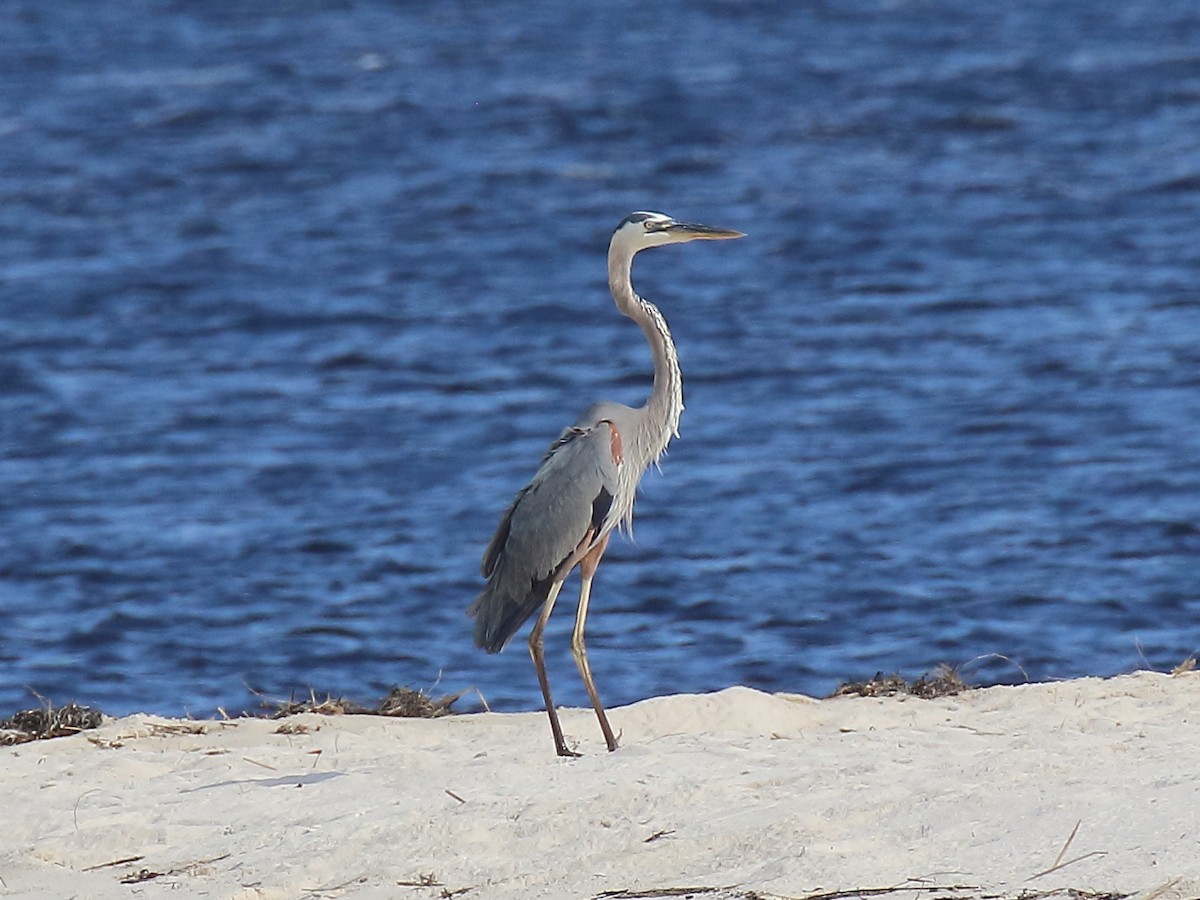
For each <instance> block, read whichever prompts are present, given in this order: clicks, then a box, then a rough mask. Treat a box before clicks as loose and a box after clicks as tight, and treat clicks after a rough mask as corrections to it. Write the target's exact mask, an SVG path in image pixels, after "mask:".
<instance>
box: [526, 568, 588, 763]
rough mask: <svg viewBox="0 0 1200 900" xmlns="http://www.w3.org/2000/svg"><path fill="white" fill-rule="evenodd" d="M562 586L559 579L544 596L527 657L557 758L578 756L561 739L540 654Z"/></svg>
mask: <svg viewBox="0 0 1200 900" xmlns="http://www.w3.org/2000/svg"><path fill="white" fill-rule="evenodd" d="M562 586H563V583H562V580H561V579H559V580H556V581H555V582H554V583H553V584H552V585H550V593H548V594H547V595H546V602H545V603H544V604H542V612H541V615H539V616H538V619H537V621H536V622H535V623H534V624H533V630H532V631H531V632H529V655H530V656H532V657H533V666H534V668H535V669H537V677H538V684H540V685H541V686H542V697H543V699H545V701H546V714H547V715H548V716H550V731H551V732H552V733H553V734H554V749H555V751H556V752H557V753H558V755H559V756H579V754H578V753H576V752H575V751H574V750H571V749H569V748H568V747H567V742H566V741H565V740H564V739H563V732H562V726H561V725H560V724H559V723H558V712H557V711H556V710H555V709H554V698H553V697H551V696H550V679H549V678H548V677H547V676H546V659H545V655H544V654H543V652H542V632H543V631H545V630H546V623H547V622H548V621H550V613H551V612H552V611H553V609H554V601H555V600H557V599H558V592H559V591H560V590H562Z"/></svg>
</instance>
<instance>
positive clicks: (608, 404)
mask: <svg viewBox="0 0 1200 900" xmlns="http://www.w3.org/2000/svg"><path fill="white" fill-rule="evenodd" d="M638 412H639V411H638V410H636V409H634V408H633V407H632V406H626V405H625V404H624V403H613V402H612V401H611V400H601V401H600V402H599V403H593V404H592V405H591V406H589V407H588V408H587V409H585V410H584V411H583V415H581V416H580V417H579V418H578V419H576V420H575V424H574V425H573V426H572V427H573V428H577V429H584V430H590V429H592V428H595V427H596V426H597V425H598V424H600V423H601V422H611V423H612V424H613V425H614V426H615V427H616V429H617V431H623V430H624V429H626V428H628V427H630V426H631V425H633V423H634V422H635V421H636V420H637V416H638Z"/></svg>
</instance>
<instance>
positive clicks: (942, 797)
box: [0, 673, 1200, 900]
mask: <svg viewBox="0 0 1200 900" xmlns="http://www.w3.org/2000/svg"><path fill="white" fill-rule="evenodd" d="M611 717H612V722H613V725H614V727H615V728H617V729H619V730H620V731H621V733H622V744H623V745H622V747H621V749H620V750H618V751H617V752H616V753H612V754H610V753H607V752H605V751H604V748H603V743H602V741H601V740H600V734H599V729H598V728H597V726H596V723H595V721H594V718H593V716H592V713H591V711H590V710H564V711H563V725H564V728H565V729H566V731H567V734H568V740H575V741H578V747H579V749H580V750H582V751H583V752H584V753H585V754H586V755H585V756H583V757H582V758H580V759H577V760H563V759H559V758H557V757H556V756H554V754H553V750H552V744H551V741H550V733H549V728H548V727H547V724H546V720H545V715H544V714H543V713H525V714H519V715H502V714H495V713H485V714H479V715H466V716H455V717H449V718H443V719H436V720H393V719H383V718H378V717H369V716H347V717H336V718H327V717H318V716H313V715H305V716H300V717H296V718H292V719H288V720H286V723H281V722H279V721H264V720H238V721H236V722H229V723H217V722H185V721H179V720H165V719H160V718H155V717H149V716H132V717H129V718H125V719H120V720H115V721H111V722H109V723H107V724H105V725H104V726H103V727H101V728H100V729H99V730H97V731H95V732H89V733H88V734H84V735H78V736H75V737H71V738H63V739H58V740H52V741H40V742H35V743H30V744H24V745H21V746H17V747H13V748H5V749H3V750H0V759H2V762H0V804H2V805H0V879H2V882H0V895H11V896H20V897H37V898H54V900H62V898H66V897H131V896H140V897H159V896H168V895H171V896H175V897H181V896H186V897H192V896H208V897H237V898H242V897H244V898H298V897H305V896H312V897H351V896H352V897H400V898H407V897H412V898H417V900H420V898H435V897H445V896H464V897H467V898H492V897H496V898H532V897H552V898H577V897H578V898H591V897H595V896H597V895H599V894H601V893H603V892H606V891H618V890H621V889H625V890H627V891H629V892H630V893H629V894H627V895H626V896H638V895H639V893H641V895H642V896H651V895H652V894H651V893H650V892H651V891H652V890H654V889H663V888H679V887H684V886H692V887H696V888H710V889H712V890H710V891H706V892H699V891H698V892H696V893H695V894H693V896H695V897H696V898H697V900H709V898H750V897H775V896H782V897H803V896H806V895H811V894H814V893H816V892H820V891H837V890H851V889H855V888H883V887H893V886H899V885H906V886H907V887H906V889H905V890H903V891H898V892H896V893H893V894H888V895H886V896H889V897H903V898H917V897H923V898H933V897H980V896H983V895H985V894H991V895H993V896H994V895H997V894H1002V895H1003V896H1006V897H1016V896H1018V895H1019V894H1021V892H1023V891H1052V890H1065V889H1066V888H1074V889H1079V890H1085V891H1097V892H1120V893H1135V894H1138V895H1139V896H1141V897H1143V898H1150V897H1154V898H1156V900H1158V898H1161V900H1168V898H1169V900H1178V898H1196V897H1200V674H1184V675H1179V676H1175V677H1171V676H1167V675H1159V674H1152V673H1139V674H1137V675H1130V676H1123V677H1120V678H1114V679H1109V680H1100V679H1082V680H1078V681H1069V682H1062V683H1055V684H1038V685H1027V686H1024V687H1018V688H990V689H987V690H981V691H973V692H970V693H967V694H963V695H960V696H958V697H953V698H946V699H941V700H932V701H929V700H918V699H914V698H907V699H900V698H887V699H863V698H839V699H834V700H823V701H814V700H810V699H807V698H805V697H799V696H791V695H769V694H763V693H759V692H757V691H752V690H748V689H745V688H731V689H729V690H726V691H722V692H720V693H717V694H711V695H705V696H675V697H661V698H656V699H652V700H647V701H645V702H642V703H637V704H634V705H633V706H629V707H626V708H623V709H615V710H612V712H611ZM281 724H286V725H287V726H289V727H291V728H296V727H297V726H299V725H303V726H305V727H306V728H307V731H306V732H305V733H301V734H279V733H277V731H278V729H279V728H280V725H281ZM193 731H195V733H192V732H193ZM1077 823H1078V829H1077V831H1076V833H1075V835H1074V838H1073V840H1071V841H1070V843H1069V846H1067V847H1066V850H1065V852H1062V853H1061V858H1060V851H1062V850H1063V847H1064V844H1066V843H1067V841H1068V838H1069V837H1070V836H1071V833H1072V830H1073V829H1075V828H1076V824H1077ZM131 858H134V859H132V860H131V861H129V862H123V863H120V864H117V865H107V866H106V865H105V864H106V863H113V862H114V861H118V860H126V859H131ZM1056 860H1057V862H1058V864H1059V868H1057V869H1056V870H1055V871H1052V872H1049V873H1048V874H1043V875H1040V877H1035V876H1038V873H1042V872H1045V871H1046V870H1048V869H1051V868H1052V867H1054V865H1055V863H1056ZM1064 864H1065V865H1064ZM97 867H99V868H97ZM143 870H145V871H143ZM138 872H142V873H143V878H146V879H147V880H144V881H142V882H141V883H138V884H123V883H122V879H124V878H129V877H130V876H131V875H134V874H136V873H138ZM153 873H160V874H158V876H157V877H150V876H151V875H153ZM422 878H428V879H429V880H430V881H433V882H436V885H431V886H425V887H421V886H409V885H406V884H402V882H409V883H412V882H420V881H421V880H422ZM922 886H924V887H931V886H941V887H942V889H941V890H939V891H936V892H934V891H930V892H922V891H920V890H918V888H920V887H922ZM953 886H959V887H958V889H957V890H951V889H950V888H951V887H953ZM468 888H469V889H470V890H469V891H466V892H465V893H463V894H457V893H455V892H457V891H459V890H462V889H468ZM717 889H721V890H717ZM756 892H757V893H756ZM658 896H660V897H661V896H664V894H663V893H659V894H658ZM673 896H677V895H673ZM1063 896H1065V894H1064V895H1063Z"/></svg>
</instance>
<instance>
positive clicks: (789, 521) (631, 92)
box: [0, 0, 1200, 714]
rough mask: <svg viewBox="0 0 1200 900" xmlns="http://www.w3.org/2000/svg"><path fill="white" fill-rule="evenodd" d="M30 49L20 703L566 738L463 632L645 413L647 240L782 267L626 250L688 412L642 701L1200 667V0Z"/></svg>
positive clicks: (16, 21) (0, 149)
mask: <svg viewBox="0 0 1200 900" xmlns="http://www.w3.org/2000/svg"><path fill="white" fill-rule="evenodd" d="M0 16H2V19H3V21H2V23H0V31H2V36H0V41H2V43H3V47H4V50H3V53H0V709H14V708H17V707H20V706H27V705H29V704H30V702H31V700H32V697H31V695H30V694H29V689H30V688H32V689H34V690H37V691H39V692H41V693H42V694H44V695H46V696H48V697H50V698H52V699H54V700H56V701H58V702H65V701H66V700H68V699H72V698H73V699H77V700H79V701H80V702H84V703H89V704H93V705H99V706H100V707H102V708H104V709H105V710H106V711H108V712H112V713H122V712H126V711H130V710H135V709H140V710H152V711H157V712H163V713H181V712H185V711H188V712H193V713H199V714H206V713H210V712H212V711H213V710H214V709H215V708H216V707H218V706H222V707H225V708H226V709H241V708H246V707H251V706H254V705H255V703H256V702H257V701H256V699H255V697H254V696H253V695H252V694H251V693H250V690H251V689H252V690H255V691H261V692H265V693H267V694H269V695H271V696H284V697H286V696H287V695H289V694H290V693H291V692H292V691H293V690H301V691H303V690H307V688H308V687H309V686H312V687H314V688H316V689H317V690H318V691H321V692H324V691H330V692H334V693H343V694H346V695H348V696H351V697H354V698H357V699H362V700H366V699H369V698H371V697H373V696H376V695H378V694H381V693H382V692H383V691H385V690H386V688H387V687H388V686H389V685H391V684H393V683H401V684H409V685H413V686H417V687H425V688H428V689H431V690H433V691H434V692H435V693H440V692H450V691H455V690H459V689H461V688H466V687H472V686H473V687H477V688H478V689H479V691H480V692H481V693H482V694H483V696H485V697H486V698H487V700H488V701H489V703H490V704H491V705H492V706H493V708H499V709H529V708H535V707H537V706H538V705H540V702H541V698H540V695H539V693H538V689H537V684H536V681H535V679H534V677H533V671H532V668H531V666H530V664H529V660H528V656H527V654H526V652H525V649H524V646H523V644H524V641H523V638H518V640H517V641H516V642H514V645H513V646H512V647H510V648H509V650H508V651H507V652H505V653H503V654H501V655H499V656H494V657H493V656H487V655H485V654H483V653H482V652H480V651H477V650H476V649H475V648H474V647H473V646H472V644H471V639H470V624H471V623H470V621H469V620H468V619H467V618H466V616H465V615H464V609H465V607H466V606H467V604H468V603H469V602H470V601H471V599H472V597H473V596H474V594H475V593H476V591H477V590H478V589H479V586H480V579H479V577H478V566H479V557H480V555H481V553H482V551H483V548H484V546H485V545H486V543H487V541H488V538H489V537H490V535H491V531H492V529H493V528H494V526H495V524H496V521H497V519H498V517H499V514H500V512H501V511H502V510H503V509H504V507H505V506H506V505H507V503H508V501H509V500H510V498H511V496H512V494H513V493H514V492H515V491H516V489H517V488H519V487H520V486H521V485H522V484H523V483H524V481H525V479H526V478H528V476H529V475H530V474H531V473H532V471H533V469H534V467H535V466H536V462H537V459H538V457H539V455H540V453H541V452H542V450H543V448H544V446H545V445H546V444H547V443H548V442H549V441H550V439H551V438H553V437H554V436H555V435H556V434H557V433H558V431H559V430H560V429H561V428H562V427H563V426H564V425H565V424H567V423H568V422H570V421H571V420H572V419H574V417H575V416H576V414H577V413H578V412H579V411H581V410H582V409H583V408H584V407H585V406H587V405H588V404H590V403H591V402H592V401H594V400H598V399H602V398H604V399H613V400H619V401H623V402H627V403H638V402H640V401H641V399H642V397H643V396H644V395H645V393H646V391H647V390H648V372H649V355H648V353H647V351H646V348H645V345H644V342H643V341H642V338H641V335H640V334H639V333H638V331H637V330H636V327H635V326H633V325H632V324H631V323H629V322H628V321H627V320H624V319H622V318H621V317H620V316H619V315H617V313H616V312H615V310H614V309H613V307H612V304H611V301H610V299H609V298H608V295H607V292H606V289H605V285H604V271H605V270H604V252H605V248H606V243H607V239H608V235H609V233H610V231H611V229H612V228H613V227H614V226H615V225H616V223H617V222H618V220H619V219H620V218H621V217H622V216H624V215H625V214H626V213H627V212H629V211H631V210H634V209H661V210H664V211H667V212H669V213H672V214H675V215H678V216H680V217H683V218H688V219H694V220H699V221H703V222H708V223H710V224H714V225H721V226H725V227H730V228H737V229H740V230H743V231H745V232H747V233H748V234H749V237H747V238H746V239H745V240H742V241H738V242H732V243H723V244H709V245H693V246H689V247H682V248H669V249H666V250H661V251H655V252H652V253H648V254H645V255H644V256H642V257H639V260H638V264H637V266H636V267H635V273H634V274H635V282H636V284H637V286H638V288H639V290H640V291H641V292H642V293H643V294H644V295H645V296H648V297H650V298H652V299H654V300H656V301H657V302H658V303H659V305H660V306H661V307H662V309H663V311H664V313H665V314H666V316H667V318H668V319H669V321H670V323H671V326H672V328H673V330H674V332H675V335H676V338H677V341H678V343H679V352H680V358H681V361H682V365H683V369H684V377H685V389H686V392H687V407H688V408H687V412H686V413H685V415H684V419H683V423H682V433H683V436H682V439H681V440H679V441H677V442H676V443H675V444H674V445H673V446H672V448H671V452H670V455H669V456H668V458H667V459H666V461H665V464H664V467H663V474H662V476H659V475H657V474H655V473H653V472H652V473H651V474H650V475H649V476H648V477H647V480H646V482H645V485H644V487H645V490H644V492H643V495H642V498H641V500H640V501H639V507H638V522H637V527H636V538H637V540H636V543H633V544H631V543H629V542H625V541H620V542H616V543H614V545H613V547H612V548H611V550H610V551H609V554H608V556H607V558H606V561H605V564H604V566H603V567H602V568H601V571H600V574H599V576H598V578H597V582H596V590H595V594H594V602H593V605H592V616H591V619H590V622H589V646H590V648H591V656H592V664H593V668H594V670H595V673H596V677H597V681H598V683H599V685H600V688H601V693H602V695H603V696H604V697H605V699H606V701H607V702H609V703H610V704H618V703H625V702H630V701H633V700H637V699H640V698H643V697H646V696H650V695H654V694H660V693H664V692H669V691H699V690H708V689H715V688H720V687H723V686H726V685H729V684H734V683H742V684H749V685H753V686H755V687H759V688H764V689H784V690H796V691H805V692H809V693H818V694H819V693H824V692H827V691H829V690H831V689H832V688H833V687H834V686H835V685H836V683H837V682H838V681H839V680H842V679H845V678H855V677H864V676H870V675H872V674H874V673H875V672H876V671H877V670H885V671H891V670H900V671H904V672H907V673H909V674H910V675H916V674H920V673H921V672H924V671H926V670H927V669H929V668H931V667H933V666H935V665H936V664H938V663H940V662H951V663H965V664H966V667H965V670H964V671H965V674H966V675H967V677H968V679H970V680H974V681H976V682H979V683H990V682H997V681H1020V680H1023V679H1024V678H1025V677H1029V678H1034V679H1045V678H1056V677H1065V676H1075V675H1081V674H1099V675H1104V674H1110V673H1115V672H1121V671H1127V670H1130V669H1132V668H1135V667H1138V666H1145V665H1150V666H1155V667H1170V666H1172V665H1174V664H1176V663H1178V662H1180V661H1181V660H1182V659H1183V658H1184V657H1186V656H1187V655H1188V654H1190V653H1193V652H1195V651H1196V650H1197V648H1198V647H1200V471H1198V469H1200V467H1198V462H1200V239H1198V238H1200V228H1198V225H1200V7H1197V5H1196V4H1195V3H1194V2H1192V0H1154V2H1149V0H1143V2H1132V3H1130V2H1125V3H1090V4H1080V3H1073V2H1020V3H1011V4H1004V5H1003V7H1002V8H999V9H998V8H996V7H995V6H994V5H989V4H979V3H975V2H968V0H928V2H904V0H898V2H866V0H859V2H853V0H851V2H841V0H839V2H837V3H820V2H814V3H809V2H805V3H798V2H791V0H775V2H770V0H760V2H753V0H746V2H732V0H725V2H721V0H688V2H676V0H663V2H658V3H654V4H645V3H641V2H634V0H613V2H606V3H602V4H599V3H597V4H561V3H556V2H550V0H523V2H521V3H506V2H502V3H492V4H458V3H436V4H434V3H431V4H415V3H414V4H394V3H384V2H366V0H363V2H356V3H348V2H332V0H330V2H287V3H277V4H253V3H252V4H188V3H178V2H165V0H164V2H150V0H144V2H135V3H109V4H104V3H94V2H82V0H76V2H60V3H54V4H36V3H9V4H5V5H4V6H3V9H2V10H0ZM571 590H572V589H571V587H568V591H567V593H568V594H569V593H570V592H571ZM564 597H566V595H564ZM571 618H572V617H571V605H570V602H569V600H566V599H565V600H564V604H563V608H562V609H560V611H559V613H558V614H557V617H556V619H555V621H554V623H553V624H552V627H551V629H550V632H549V635H548V641H549V644H550V658H551V667H552V677H553V678H554V683H555V685H556V688H557V692H558V696H559V699H560V700H561V701H562V702H565V703H570V704H582V703H584V702H585V698H584V696H583V692H582V689H581V688H580V687H579V686H578V680H577V678H576V677H575V673H574V668H573V666H572V665H571V661H570V656H569V652H568V649H567V645H568V643H569V638H568V634H569V629H570V624H571ZM1001 656H1002V657H1005V658H1000V657H1001ZM979 657H983V658H982V659H980V658H979ZM467 705H468V707H469V706H470V703H468V704H467Z"/></svg>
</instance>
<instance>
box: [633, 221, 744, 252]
mask: <svg viewBox="0 0 1200 900" xmlns="http://www.w3.org/2000/svg"><path fill="white" fill-rule="evenodd" d="M740 237H745V235H743V234H742V233H741V232H740V231H730V230H729V229H728V228H714V227H713V226H712V225H695V224H692V223H689V222H676V221H675V220H674V219H672V218H671V217H670V216H668V215H664V214H663V213H657V212H635V213H630V214H629V215H627V216H626V217H625V218H624V219H622V220H621V224H620V225H618V226H617V230H616V231H614V232H613V245H614V246H621V247H622V248H623V249H626V250H627V251H628V253H629V254H630V255H631V256H632V255H633V254H634V253H637V252H638V251H639V250H645V249H646V248H647V247H661V246H662V245H663V244H683V243H686V242H687V241H723V240H728V239H729V238H740Z"/></svg>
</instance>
